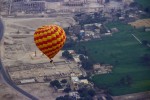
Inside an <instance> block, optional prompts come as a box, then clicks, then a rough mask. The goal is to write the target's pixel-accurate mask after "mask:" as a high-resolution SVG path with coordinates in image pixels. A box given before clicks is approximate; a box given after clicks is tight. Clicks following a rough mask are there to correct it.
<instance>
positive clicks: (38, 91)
mask: <svg viewBox="0 0 150 100" xmlns="http://www.w3.org/2000/svg"><path fill="white" fill-rule="evenodd" d="M19 87H21V88H23V89H24V90H25V91H27V92H29V93H31V94H32V95H34V96H36V97H37V98H38V99H39V100H55V99H56V97H58V96H62V95H65V94H64V93H58V92H55V91H54V90H53V88H51V87H49V84H48V83H47V84H46V83H36V84H26V85H19Z"/></svg>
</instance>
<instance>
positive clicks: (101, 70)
mask: <svg viewBox="0 0 150 100" xmlns="http://www.w3.org/2000/svg"><path fill="white" fill-rule="evenodd" d="M112 68H113V66H111V65H109V64H102V65H101V64H95V65H93V69H94V72H95V73H96V74H105V73H110V72H111V71H112Z"/></svg>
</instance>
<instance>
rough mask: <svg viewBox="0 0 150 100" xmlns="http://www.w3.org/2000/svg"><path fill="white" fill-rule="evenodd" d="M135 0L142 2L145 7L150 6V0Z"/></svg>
mask: <svg viewBox="0 0 150 100" xmlns="http://www.w3.org/2000/svg"><path fill="white" fill-rule="evenodd" d="M135 1H136V2H138V3H139V4H141V5H142V6H143V7H144V8H146V7H149V6H150V0H135Z"/></svg>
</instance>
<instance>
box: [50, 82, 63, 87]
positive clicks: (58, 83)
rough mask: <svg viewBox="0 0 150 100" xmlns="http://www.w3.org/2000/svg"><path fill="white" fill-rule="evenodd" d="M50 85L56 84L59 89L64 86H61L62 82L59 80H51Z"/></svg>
mask: <svg viewBox="0 0 150 100" xmlns="http://www.w3.org/2000/svg"><path fill="white" fill-rule="evenodd" d="M50 86H53V87H55V86H56V87H57V88H58V89H61V88H62V86H61V84H60V82H59V81H58V80H54V81H51V82H50Z"/></svg>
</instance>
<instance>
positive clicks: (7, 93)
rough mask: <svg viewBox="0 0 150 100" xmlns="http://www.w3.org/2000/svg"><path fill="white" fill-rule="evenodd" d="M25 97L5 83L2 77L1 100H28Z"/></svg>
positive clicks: (0, 82)
mask: <svg viewBox="0 0 150 100" xmlns="http://www.w3.org/2000/svg"><path fill="white" fill-rule="evenodd" d="M27 99H28V98H26V97H25V96H23V95H22V94H20V93H19V92H17V91H16V90H15V89H13V88H12V87H10V86H8V85H7V84H5V83H4V80H3V79H2V76H1V75H0V100H27Z"/></svg>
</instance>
